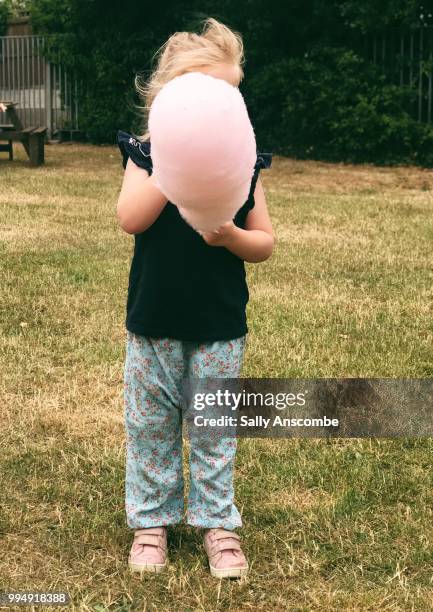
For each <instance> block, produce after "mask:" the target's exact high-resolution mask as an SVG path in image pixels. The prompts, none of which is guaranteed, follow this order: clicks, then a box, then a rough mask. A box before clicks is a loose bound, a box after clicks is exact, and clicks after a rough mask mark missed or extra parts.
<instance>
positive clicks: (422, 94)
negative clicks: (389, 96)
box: [365, 25, 433, 123]
mask: <svg viewBox="0 0 433 612" xmlns="http://www.w3.org/2000/svg"><path fill="white" fill-rule="evenodd" d="M365 42H366V47H365V48H366V53H367V59H369V60H372V61H373V62H374V63H375V64H376V65H378V66H380V67H381V68H382V70H383V72H384V74H385V75H386V77H387V78H388V80H389V81H390V82H392V83H395V84H396V85H406V86H409V87H411V88H412V89H414V91H416V93H417V96H416V98H417V101H416V104H415V106H414V108H413V116H414V117H415V118H416V119H418V121H422V122H427V123H431V122H432V119H433V114H432V111H433V91H432V89H433V26H431V25H428V26H427V25H420V26H419V27H416V28H412V29H407V30H405V31H402V30H389V31H387V32H383V33H381V34H378V35H376V36H373V37H368V38H366V39H365Z"/></svg>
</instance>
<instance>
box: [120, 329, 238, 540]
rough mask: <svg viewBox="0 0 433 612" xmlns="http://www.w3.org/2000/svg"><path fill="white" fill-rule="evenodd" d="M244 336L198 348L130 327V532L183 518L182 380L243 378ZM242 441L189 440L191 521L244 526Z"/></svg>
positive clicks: (127, 375) (127, 483)
mask: <svg viewBox="0 0 433 612" xmlns="http://www.w3.org/2000/svg"><path fill="white" fill-rule="evenodd" d="M244 346H245V336H243V337H242V338H236V339H234V340H228V341H217V342H209V343H198V342H190V341H184V340H174V339H171V338H149V337H145V336H140V335H137V334H133V333H132V332H130V331H128V330H127V339H126V359H125V370H124V418H125V430H126V445H127V447H126V478H125V509H126V517H127V524H128V527H130V528H131V529H140V528H145V527H155V526H162V525H171V524H175V523H179V522H181V521H182V519H183V514H184V507H183V505H184V482H183V470H182V413H183V411H184V410H185V409H188V407H185V406H183V405H182V387H181V385H182V379H183V378H188V377H191V378H204V377H214V378H237V377H238V376H239V374H240V370H241V365H242V358H243V353H244ZM235 455H236V437H230V438H219V439H216V440H215V439H209V438H208V437H206V436H204V437H200V436H197V437H195V438H194V437H191V440H190V457H189V458H190V462H189V475H190V478H189V481H190V482H189V495H188V508H187V515H186V518H187V523H188V524H189V525H194V526H196V527H205V528H211V527H222V528H224V529H234V528H235V527H240V526H242V521H241V517H240V514H239V512H238V510H237V508H236V506H235V505H234V502H233V498H234V490H233V468H234V461H235Z"/></svg>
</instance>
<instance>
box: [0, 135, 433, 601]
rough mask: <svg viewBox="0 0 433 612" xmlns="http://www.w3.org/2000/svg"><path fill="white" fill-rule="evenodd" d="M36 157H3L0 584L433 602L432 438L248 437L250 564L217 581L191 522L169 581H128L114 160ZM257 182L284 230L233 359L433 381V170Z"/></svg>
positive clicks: (124, 239) (309, 169)
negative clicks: (40, 161) (30, 161)
mask: <svg viewBox="0 0 433 612" xmlns="http://www.w3.org/2000/svg"><path fill="white" fill-rule="evenodd" d="M46 159H47V163H46V165H45V166H43V167H41V168H36V169H35V168H33V169H32V168H30V167H29V166H28V165H27V161H26V156H25V155H24V153H22V152H18V160H17V161H14V162H13V163H9V162H7V161H5V160H3V159H2V160H1V161H0V172H1V173H2V186H3V189H2V194H1V196H0V208H1V215H2V227H1V228H0V257H1V263H2V266H1V269H0V274H1V280H2V293H1V297H0V307H1V312H2V316H1V319H0V334H1V342H2V351H1V353H0V367H1V371H2V377H1V379H0V406H1V408H0V411H1V423H2V427H1V430H0V444H1V449H2V453H1V456H0V464H1V465H0V474H1V486H2V492H3V496H2V501H3V503H2V505H1V506H0V538H1V545H2V555H1V556H0V576H1V583H2V585H4V586H7V587H8V588H12V589H17V590H24V589H37V590H56V589H57V590H60V589H64V590H67V591H69V592H70V594H71V597H72V599H73V605H72V608H71V609H74V610H75V609H76V610H89V611H94V612H101V611H102V610H116V611H119V612H121V611H135V610H137V611H138V610H140V611H141V610H149V611H150V610H155V611H158V612H160V611H165V610H167V611H173V610H179V609H180V610H185V611H187V610H191V611H192V610H206V612H210V611H213V610H236V611H240V610H245V611H246V610H264V611H266V612H269V611H272V610H275V611H278V612H279V611H280V610H286V609H291V610H298V611H301V610H302V611H304V610H305V611H307V610H323V611H326V612H332V611H333V610H335V611H337V610H338V611H340V610H348V611H349V610H353V611H355V610H356V611H357V610H378V609H380V610H384V611H387V610H389V611H395V610H430V609H432V608H433V598H432V591H431V582H432V579H433V555H432V550H433V547H432V544H433V530H432V524H433V521H432V511H431V508H432V507H433V498H432V490H433V487H432V484H433V483H432V477H431V457H432V450H433V446H432V442H431V440H428V439H425V440H410V439H408V440H394V441H393V440H332V441H331V442H330V443H327V442H326V441H325V440H306V439H293V440H282V439H275V440H255V439H250V440H240V441H239V452H238V458H237V472H236V491H237V503H238V506H239V508H240V509H241V511H242V515H243V519H244V529H243V533H244V539H245V549H246V551H247V553H248V556H249V560H250V564H251V572H250V575H249V576H248V578H247V579H246V580H243V581H241V582H240V583H236V582H222V583H219V582H218V581H215V580H214V579H212V578H211V577H210V576H209V573H208V571H207V567H206V559H205V556H204V553H203V550H202V546H201V535H200V534H199V533H196V532H194V531H193V530H191V529H189V528H187V527H186V526H184V525H180V526H177V527H175V528H173V529H171V530H170V534H169V547H170V559H171V564H170V568H169V570H168V571H167V573H166V574H164V575H161V576H146V577H144V578H143V579H142V580H137V579H136V578H134V577H133V576H131V575H129V573H128V571H127V569H126V558H127V554H128V550H129V546H130V533H129V531H128V529H127V527H126V524H125V516H124V509H123V492H124V491H123V487H124V481H123V478H124V460H125V441H124V432H123V401H122V400H123V398H122V394H123V359H124V342H125V334H124V314H125V300H126V291H127V282H128V271H129V263H130V258H131V255H132V248H133V242H132V239H131V237H129V236H127V235H125V234H124V233H122V231H121V230H120V229H119V228H118V226H117V223H116V220H115V214H114V211H115V203H116V199H117V194H118V190H119V188H120V184H121V178H122V168H121V163H120V161H121V160H120V154H119V152H118V151H117V150H116V148H114V147H96V146H88V145H76V144H73V145H59V146H52V147H51V146H50V147H47V149H46ZM262 180H263V183H264V186H265V190H266V193H267V195H268V202H269V207H270V211H271V215H272V218H273V221H274V226H275V229H276V233H277V239H278V243H277V247H276V249H275V253H274V256H273V257H272V259H271V260H270V261H268V262H266V263H264V264H261V265H259V266H248V276H249V281H250V288H251V301H250V305H249V321H250V323H249V326H250V331H251V333H250V335H249V338H248V345H247V355H246V361H245V365H244V371H243V374H244V375H245V376H258V377H272V376H277V377H290V376H299V377H304V378H307V377H310V376H312V377H315V376H321V377H323V376H346V375H347V376H390V377H398V376H402V377H409V376H419V377H425V376H427V377H428V376H431V374H432V372H433V363H432V351H431V347H432V339H433V327H432V323H431V321H432V317H431V315H432V299H431V298H432V296H433V293H432V286H433V284H432V280H433V273H432V269H431V240H432V238H433V221H432V219H433V216H432V212H433V201H432V186H433V174H432V171H431V170H422V169H419V168H404V167H396V168H375V167H373V166H368V165H365V166H351V165H345V164H325V163H318V162H305V161H297V160H291V159H285V158H281V157H278V156H276V157H275V159H274V162H273V167H272V169H271V170H270V171H264V172H263V173H262ZM185 468H186V466H185ZM48 609H49V608H47V610H48Z"/></svg>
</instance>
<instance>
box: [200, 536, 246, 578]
mask: <svg viewBox="0 0 433 612" xmlns="http://www.w3.org/2000/svg"><path fill="white" fill-rule="evenodd" d="M239 542H240V537H239V536H238V534H237V533H235V532H234V531H228V530H227V529H208V530H207V531H206V533H205V535H204V548H205V550H206V552H207V556H208V558H209V567H210V573H211V575H212V576H215V578H240V577H241V576H245V575H246V574H247V572H248V563H247V560H246V558H245V555H244V553H243V552H242V549H241V545H240V543H239Z"/></svg>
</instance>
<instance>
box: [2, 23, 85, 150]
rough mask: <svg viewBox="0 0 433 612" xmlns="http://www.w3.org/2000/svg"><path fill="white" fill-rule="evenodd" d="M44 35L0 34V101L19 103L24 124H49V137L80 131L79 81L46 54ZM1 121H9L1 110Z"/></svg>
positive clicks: (27, 125)
mask: <svg viewBox="0 0 433 612" xmlns="http://www.w3.org/2000/svg"><path fill="white" fill-rule="evenodd" d="M45 44H46V38H45V37H43V36H34V35H26V36H1V37H0V100H2V101H12V102H16V103H17V108H16V110H17V114H18V116H19V118H20V119H21V121H22V123H23V125H24V127H29V126H46V127H47V136H48V138H50V139H51V138H53V137H56V136H57V135H58V133H59V131H60V130H79V121H78V119H79V113H78V110H79V109H78V99H79V91H78V90H79V82H78V80H77V78H75V76H74V75H70V74H68V72H67V71H66V70H65V69H64V68H63V67H62V66H61V65H60V64H53V63H51V62H49V61H47V60H46V59H45V58H44V56H43V51H44V46H45ZM0 123H7V118H6V116H5V114H4V113H1V112H0Z"/></svg>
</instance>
